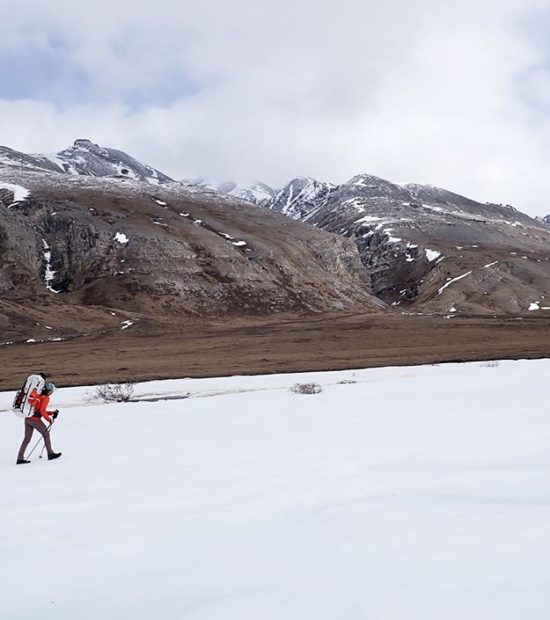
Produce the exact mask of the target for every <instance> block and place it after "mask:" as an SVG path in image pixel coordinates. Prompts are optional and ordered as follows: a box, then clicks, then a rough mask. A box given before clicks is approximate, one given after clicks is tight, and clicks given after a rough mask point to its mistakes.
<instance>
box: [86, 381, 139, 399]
mask: <svg viewBox="0 0 550 620" xmlns="http://www.w3.org/2000/svg"><path fill="white" fill-rule="evenodd" d="M134 389H135V384H134V382H133V381H121V382H120V383H106V384H105V385H97V386H96V387H95V388H94V389H93V390H92V391H91V392H90V393H88V398H89V400H103V401H104V402H106V403H127V402H129V401H130V400H131V399H132V396H133V395H134Z"/></svg>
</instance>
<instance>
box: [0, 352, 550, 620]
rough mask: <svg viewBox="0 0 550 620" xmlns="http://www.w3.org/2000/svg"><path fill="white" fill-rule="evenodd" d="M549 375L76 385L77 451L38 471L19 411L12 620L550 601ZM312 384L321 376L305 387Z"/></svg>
mask: <svg viewBox="0 0 550 620" xmlns="http://www.w3.org/2000/svg"><path fill="white" fill-rule="evenodd" d="M549 373H550V361H549V360H541V361H529V362H527V361H520V362H501V363H500V364H499V365H498V366H497V367H487V366H483V365H480V364H477V363H474V364H449V365H441V366H425V367H416V368H384V369H373V370H359V371H355V372H352V371H343V372H338V373H307V374H302V375H274V376H263V377H229V378H223V379H194V380H181V381H164V382H151V383H145V384H141V385H140V386H139V389H138V390H137V394H138V395H142V396H144V395H149V396H153V395H162V394H166V395H172V396H173V395H175V394H177V393H185V392H191V397H190V398H188V399H186V400H170V401H159V402H154V403H151V402H141V403H132V404H115V405H100V404H92V405H90V404H87V403H85V402H84V400H83V394H84V392H85V391H86V390H85V389H83V388H74V389H65V390H58V392H56V393H55V394H54V397H53V400H52V406H53V407H57V406H59V408H60V409H61V414H60V417H59V420H58V422H57V423H56V426H55V427H54V431H53V433H52V438H53V445H54V448H55V449H56V450H61V451H63V452H64V455H63V457H62V458H61V459H59V460H58V461H54V462H51V463H50V462H48V461H40V460H38V459H37V458H36V453H35V455H33V457H32V458H33V463H32V464H30V465H25V466H19V467H17V466H15V465H14V462H15V456H16V452H17V448H18V446H19V443H20V441H21V439H22V421H21V420H20V419H18V418H16V417H15V416H14V415H13V414H11V413H7V412H5V413H0V469H1V480H2V494H1V498H2V499H1V501H0V526H1V531H2V537H1V538H0V558H2V560H1V563H0V589H1V591H2V599H1V606H0V619H2V620H4V619H5V620H8V619H9V620H31V619H32V620H35V619H37V618H40V620H48V619H50V618H52V619H53V618H56V619H57V620H65V619H67V620H69V619H71V620H73V619H74V618H78V619H79V620H87V619H88V618H90V619H92V618H93V619H94V620H97V618H102V620H109V619H113V620H115V619H117V620H118V619H120V618H125V617H127V618H131V619H132V620H138V619H150V618H151V619H152V618H155V619H156V618H163V619H169V620H172V619H173V620H176V619H178V620H179V619H182V618H185V619H193V620H195V619H197V620H214V619H216V620H218V619H223V620H232V619H235V620H252V619H254V620H257V619H261V620H272V619H273V620H275V619H277V620H279V619H282V618H284V619H285V620H287V619H290V620H310V619H311V620H314V619H315V620H320V619H327V620H328V619H331V620H332V619H336V618H337V619H338V620H340V619H349V620H357V619H360V618H368V619H369V620H370V619H374V620H390V619H391V620H404V619H407V620H409V619H412V620H416V619H418V618H422V619H423V620H432V619H433V620H442V619H445V620H450V619H453V620H454V619H457V620H458V619H460V620H463V619H465V618H467V619H468V620H478V619H479V620H482V619H483V620H487V618H498V619H499V620H507V619H514V620H515V619H519V618H522V619H523V618H529V620H538V619H539V618H540V619H542V618H546V617H547V609H548V605H549V603H550V588H549V586H550V572H549V571H548V568H549V563H550V560H549V559H548V558H549V557H550V526H549V525H548V524H549V523H550V476H549V474H548V472H549V468H550V423H549V422H550V420H549V414H548V407H547V406H546V404H545V401H544V395H545V391H546V389H545V386H546V383H547V376H548V374H549ZM54 380H55V378H54ZM311 380H314V381H317V382H319V383H320V384H322V385H323V386H324V391H323V392H322V393H321V394H318V395H296V394H291V393H290V392H289V391H288V388H289V387H290V386H291V385H293V383H295V382H296V381H301V382H302V381H303V382H306V381H311ZM341 380H355V381H357V383H355V384H345V385H338V384H337V382H338V381H341ZM12 397H13V394H7V393H5V394H0V409H5V408H7V407H8V406H9V404H10V403H11V399H12ZM35 440H36V439H35V438H34V437H33V441H32V442H31V446H32V445H34V441H35Z"/></svg>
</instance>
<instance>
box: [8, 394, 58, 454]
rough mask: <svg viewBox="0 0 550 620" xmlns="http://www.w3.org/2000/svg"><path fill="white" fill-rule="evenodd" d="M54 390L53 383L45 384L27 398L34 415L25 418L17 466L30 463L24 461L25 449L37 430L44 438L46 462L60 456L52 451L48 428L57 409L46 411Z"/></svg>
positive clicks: (54, 417)
mask: <svg viewBox="0 0 550 620" xmlns="http://www.w3.org/2000/svg"><path fill="white" fill-rule="evenodd" d="M54 390H55V385H54V384H53V383H46V384H45V385H44V388H43V389H42V390H41V391H39V390H38V389H36V388H35V389H34V390H33V391H32V393H31V395H30V396H29V402H30V403H31V406H32V408H33V411H34V413H33V414H32V415H29V416H28V417H26V418H25V438H24V439H23V443H22V444H21V447H20V448H19V454H18V455H17V465H23V464H25V463H30V461H28V460H27V459H25V450H26V449H27V446H28V445H29V442H30V440H31V437H32V435H33V432H34V431H35V430H37V431H38V432H39V433H40V434H41V435H42V437H43V438H44V443H45V444H46V450H47V451H48V460H50V461H52V460H53V459H58V458H59V457H60V456H61V452H54V451H53V448H52V443H51V441H50V427H51V425H52V424H53V420H55V419H56V418H57V416H58V414H59V409H56V410H55V411H48V404H49V402H50V396H51V395H52V394H53V392H54ZM41 418H44V419H45V420H46V421H47V422H49V424H50V426H49V427H46V425H45V424H44V422H42V420H41Z"/></svg>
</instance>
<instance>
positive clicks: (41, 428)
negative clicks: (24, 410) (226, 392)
mask: <svg viewBox="0 0 550 620" xmlns="http://www.w3.org/2000/svg"><path fill="white" fill-rule="evenodd" d="M35 430H37V431H38V432H39V433H40V434H41V435H42V437H44V443H45V444H46V450H47V451H48V454H52V452H53V448H52V444H51V442H50V433H49V430H48V428H47V427H46V425H45V424H44V422H42V420H41V419H40V418H35V417H29V418H25V438H24V439H23V443H22V444H21V447H20V448H19V454H18V455H17V459H24V458H25V450H26V449H27V446H28V445H29V442H30V440H31V437H32V434H33V432H34V431H35Z"/></svg>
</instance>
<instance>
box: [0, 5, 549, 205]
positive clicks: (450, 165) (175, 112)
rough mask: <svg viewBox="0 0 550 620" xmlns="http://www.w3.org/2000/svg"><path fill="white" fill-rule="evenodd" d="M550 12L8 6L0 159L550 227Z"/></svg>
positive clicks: (0, 39)
mask: <svg viewBox="0 0 550 620" xmlns="http://www.w3.org/2000/svg"><path fill="white" fill-rule="evenodd" d="M549 35H550V0H544V1H541V0H498V1H497V0H478V1H475V2H474V1H472V0H462V1H461V2H460V3H458V2H456V1H455V0H453V1H444V0H443V1H442V0H416V1H415V0H394V1H391V0H390V1H388V2H385V3H381V2H373V1H371V0H363V1H359V0H340V1H339V2H327V1H326V0H318V1H316V2H314V1H310V2H306V1H304V0H292V1H290V0H263V1H258V0H254V1H252V0H239V1H236V0H187V1H185V0H184V1H182V2H175V1H171V0H170V1H169V0H156V2H154V3H151V2H150V1H147V2H145V1H142V0H132V1H131V2H130V1H129V0H118V1H117V2H115V3H113V2H112V1H111V0H109V1H106V0H96V1H95V2H94V3H93V5H92V4H90V3H89V2H81V1H79V0H73V1H72V2H71V1H69V0H64V1H61V0H48V2H44V0H0V144H5V145H7V146H11V147H12V148H15V149H18V150H22V151H26V152H54V151H59V150H61V149H62V148H64V147H65V146H67V145H69V144H71V143H72V142H73V141H74V139H75V138H84V137H86V138H90V139H91V140H93V141H94V142H97V143H99V144H101V145H103V146H111V147H115V148H121V149H122V150H125V151H127V152H129V153H130V154H132V155H134V156H136V157H138V158H139V159H141V160H143V161H145V162H147V163H149V164H151V165H153V166H155V167H157V168H159V169H161V170H163V171H164V172H166V173H167V174H169V175H171V176H173V177H174V178H186V177H194V176H207V177H211V178H216V179H233V180H236V181H238V182H241V183H247V182H250V181H253V180H255V179H258V180H262V181H265V182H267V183H270V184H272V185H276V186H280V185H282V184H284V183H285V182H287V181H288V180H290V178H292V177H294V176H298V175H308V176H313V177H315V178H318V179H320V180H326V181H332V182H336V183H338V182H343V181H346V180H347V179H349V178H350V177H352V176H353V175H354V174H357V173H360V172H368V173H371V174H375V175H378V176H381V177H384V178H387V179H389V180H392V181H396V182H403V183H405V182H420V183H431V184H435V185H439V186H442V187H446V188H448V189H451V190H454V191H457V192H459V193H463V194H466V195H468V196H471V197H473V198H477V199H480V200H491V201H495V202H504V203H510V204H513V205H515V206H517V207H518V208H520V209H522V210H523V211H526V212H528V213H531V214H546V213H550V175H549V174H548V170H549V163H550V46H549V42H550V36H549Z"/></svg>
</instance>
